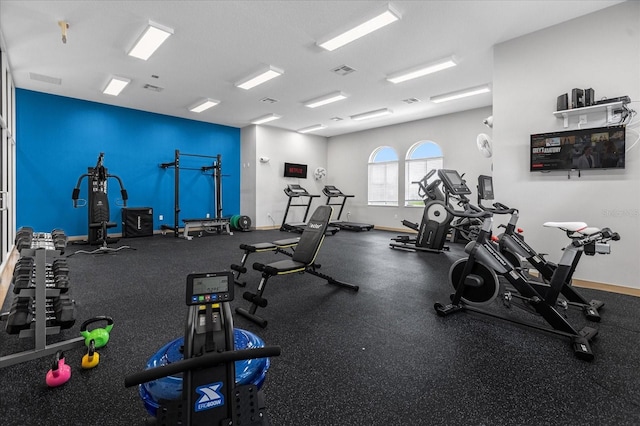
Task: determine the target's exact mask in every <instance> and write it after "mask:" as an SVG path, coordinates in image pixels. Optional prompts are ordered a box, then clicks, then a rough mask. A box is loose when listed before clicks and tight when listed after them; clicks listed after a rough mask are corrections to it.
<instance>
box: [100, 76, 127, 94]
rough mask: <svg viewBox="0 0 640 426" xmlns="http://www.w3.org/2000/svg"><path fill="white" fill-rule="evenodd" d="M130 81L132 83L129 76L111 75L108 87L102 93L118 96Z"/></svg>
mask: <svg viewBox="0 0 640 426" xmlns="http://www.w3.org/2000/svg"><path fill="white" fill-rule="evenodd" d="M129 83H131V80H129V79H127V78H122V77H111V80H110V81H109V83H108V84H107V87H105V88H104V90H103V91H102V93H104V94H105V95H111V96H118V95H119V94H120V92H122V90H123V89H124V88H125V87H126V86H127V84H129Z"/></svg>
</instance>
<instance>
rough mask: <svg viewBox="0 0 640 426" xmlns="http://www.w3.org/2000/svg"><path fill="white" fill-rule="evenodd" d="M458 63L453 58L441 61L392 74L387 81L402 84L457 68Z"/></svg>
mask: <svg viewBox="0 0 640 426" xmlns="http://www.w3.org/2000/svg"><path fill="white" fill-rule="evenodd" d="M456 65H457V62H456V60H455V58H454V57H453V56H451V57H449V58H445V59H440V60H438V61H435V62H430V63H428V64H424V65H419V66H417V67H413V68H410V69H408V70H405V71H400V72H397V73H394V74H391V75H390V76H388V77H387V80H388V81H390V82H392V83H402V82H403V81H407V80H413V79H414V78H418V77H422V76H425V75H428V74H433V73H434V72H438V71H442V70H445V69H447V68H451V67H455V66H456Z"/></svg>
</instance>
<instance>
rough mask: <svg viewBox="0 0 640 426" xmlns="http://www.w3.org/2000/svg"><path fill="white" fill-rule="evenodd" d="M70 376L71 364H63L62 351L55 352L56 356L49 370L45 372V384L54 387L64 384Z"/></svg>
mask: <svg viewBox="0 0 640 426" xmlns="http://www.w3.org/2000/svg"><path fill="white" fill-rule="evenodd" d="M70 378H71V366H70V365H67V364H65V362H64V354H63V353H62V351H58V352H56V357H55V359H54V360H53V364H52V365H51V370H49V371H48V372H47V385H48V386H49V387H52V388H53V387H56V386H61V385H64V384H65V383H67V382H68V381H69V379H70Z"/></svg>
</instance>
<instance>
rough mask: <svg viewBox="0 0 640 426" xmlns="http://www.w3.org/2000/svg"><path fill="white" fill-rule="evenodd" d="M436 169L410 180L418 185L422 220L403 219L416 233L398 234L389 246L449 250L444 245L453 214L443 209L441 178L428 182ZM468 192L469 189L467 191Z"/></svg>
mask: <svg viewBox="0 0 640 426" xmlns="http://www.w3.org/2000/svg"><path fill="white" fill-rule="evenodd" d="M436 171H437V170H436V169H432V170H431V171H429V173H427V174H426V175H425V176H424V177H423V178H422V179H420V180H419V181H417V182H411V183H414V184H417V185H419V189H418V195H419V196H420V197H421V198H422V200H423V201H424V212H423V214H422V222H420V224H417V223H414V222H410V221H408V220H403V221H402V224H403V225H404V226H406V227H407V228H411V229H413V230H414V231H417V232H418V235H417V236H416V237H409V236H407V235H400V236H397V237H395V238H392V239H391V240H392V241H394V242H392V243H390V244H389V247H391V248H396V249H403V250H417V251H426V252H431V253H441V252H442V251H443V250H449V247H447V246H445V242H446V241H447V235H448V232H449V225H450V223H451V221H452V220H453V216H452V215H451V214H450V213H448V212H447V210H446V209H445V206H446V203H447V199H446V197H445V195H444V194H443V193H442V191H441V190H440V183H441V180H440V179H434V180H433V181H432V182H431V183H428V182H429V179H431V177H432V176H433V175H434V174H435V173H436ZM438 173H439V172H438ZM470 193H471V191H469V194H470Z"/></svg>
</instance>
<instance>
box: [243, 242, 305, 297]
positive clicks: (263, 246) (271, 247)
mask: <svg viewBox="0 0 640 426" xmlns="http://www.w3.org/2000/svg"><path fill="white" fill-rule="evenodd" d="M298 241H300V237H295V238H286V239H284V240H277V241H272V242H270V243H254V244H240V249H241V250H244V254H243V255H242V260H241V261H240V264H239V265H238V264H235V263H234V264H233V265H231V270H232V271H235V276H234V278H233V282H234V283H235V284H236V285H239V286H240V287H244V286H246V285H247V283H246V281H240V275H242V274H246V273H247V268H246V267H245V264H246V263H247V259H248V258H249V255H250V254H251V253H263V252H268V251H272V252H275V253H282V254H286V255H287V256H289V257H291V256H293V253H291V252H289V251H288V250H287V249H290V248H294V247H295V246H297V245H298Z"/></svg>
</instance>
